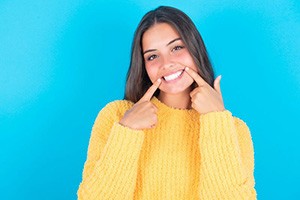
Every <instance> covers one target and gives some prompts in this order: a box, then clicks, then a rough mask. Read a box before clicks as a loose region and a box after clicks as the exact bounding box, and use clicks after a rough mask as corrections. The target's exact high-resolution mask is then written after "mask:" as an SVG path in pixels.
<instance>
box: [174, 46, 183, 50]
mask: <svg viewBox="0 0 300 200" xmlns="http://www.w3.org/2000/svg"><path fill="white" fill-rule="evenodd" d="M183 48H184V46H180V45H177V46H175V47H174V48H173V49H172V51H178V50H180V49H183Z"/></svg>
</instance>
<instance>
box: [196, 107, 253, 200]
mask: <svg viewBox="0 0 300 200" xmlns="http://www.w3.org/2000/svg"><path fill="white" fill-rule="evenodd" d="M199 145H200V157H201V163H200V184H199V187H200V189H199V191H200V199H212V200H213V199H222V200H227V199H228V200H233V199H239V200H244V199H251V200H253V199H256V191H255V188H254V185H255V182H254V175H253V172H254V151H253V144H252V140H251V135H250V131H249V129H248V127H247V125H246V124H245V123H244V122H243V121H242V120H240V119H238V118H236V117H233V116H232V114H231V112H230V111H228V110H225V111H221V112H211V113H206V114H203V115H200V139H199Z"/></svg>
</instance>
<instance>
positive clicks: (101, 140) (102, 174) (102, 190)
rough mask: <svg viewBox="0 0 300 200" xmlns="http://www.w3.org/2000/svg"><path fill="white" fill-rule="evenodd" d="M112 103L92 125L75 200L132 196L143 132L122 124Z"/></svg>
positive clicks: (130, 197)
mask: <svg viewBox="0 0 300 200" xmlns="http://www.w3.org/2000/svg"><path fill="white" fill-rule="evenodd" d="M115 107H116V106H114V105H113V104H112V103H111V104H109V105H108V106H106V107H105V108H103V109H102V110H101V112H100V113H99V114H98V116H97V118H96V121H95V123H94V126H93V128H92V133H91V138H90V142H89V147H88V154H87V160H86V162H85V165H84V170H83V175H82V182H81V183H80V185H79V189H78V191H77V195H78V199H79V200H86V199H89V200H93V199H101V200H106V199H109V200H113V199H133V195H134V189H135V184H136V178H137V168H138V159H139V155H140V152H141V148H142V144H143V140H144V132H143V131H137V130H132V129H129V128H126V127H123V126H122V125H120V124H119V123H118V121H119V118H118V117H116V113H117V112H118V111H117V109H116V108H115Z"/></svg>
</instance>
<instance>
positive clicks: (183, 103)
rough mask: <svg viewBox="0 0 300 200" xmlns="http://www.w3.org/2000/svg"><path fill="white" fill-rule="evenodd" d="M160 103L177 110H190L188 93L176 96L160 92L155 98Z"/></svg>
mask: <svg viewBox="0 0 300 200" xmlns="http://www.w3.org/2000/svg"><path fill="white" fill-rule="evenodd" d="M157 98H158V99H159V100H160V101H161V102H163V103H164V104H166V105H167V106H169V107H172V108H178V109H190V108H191V97H190V95H189V92H187V93H178V94H167V93H164V92H162V91H161V92H160V93H159V95H158V97H157Z"/></svg>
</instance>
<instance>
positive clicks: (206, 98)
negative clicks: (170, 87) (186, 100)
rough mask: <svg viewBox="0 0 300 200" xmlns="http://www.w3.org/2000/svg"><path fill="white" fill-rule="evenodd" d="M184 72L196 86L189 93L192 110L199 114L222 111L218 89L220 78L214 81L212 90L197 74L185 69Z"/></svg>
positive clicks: (221, 100) (223, 108)
mask: <svg viewBox="0 0 300 200" xmlns="http://www.w3.org/2000/svg"><path fill="white" fill-rule="evenodd" d="M185 71H186V72H187V74H188V75H190V76H191V77H192V78H193V79H194V80H195V81H196V83H197V84H198V87H196V88H195V89H194V90H193V91H192V92H191V93H190V96H191V101H192V108H194V109H195V110H197V111H198V112H199V113H200V114H205V113H209V112H214V111H224V110H225V107H224V103H223V98H222V93H221V88H220V80H221V76H218V77H217V78H216V79H215V81H214V88H212V87H211V86H210V85H209V84H208V83H207V82H206V81H205V80H204V79H203V78H202V77H201V76H200V75H199V74H198V73H197V72H195V71H194V70H192V69H190V68H188V67H186V68H185Z"/></svg>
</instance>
